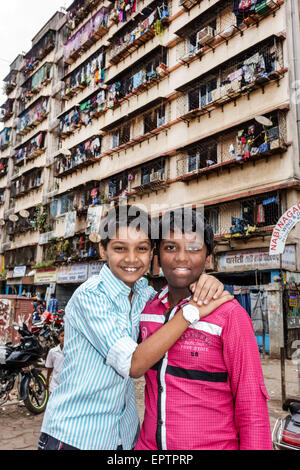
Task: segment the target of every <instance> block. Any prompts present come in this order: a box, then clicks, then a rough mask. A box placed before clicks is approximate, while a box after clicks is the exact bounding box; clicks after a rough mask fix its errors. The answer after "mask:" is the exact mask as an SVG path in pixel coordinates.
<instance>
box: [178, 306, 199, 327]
mask: <svg viewBox="0 0 300 470" xmlns="http://www.w3.org/2000/svg"><path fill="white" fill-rule="evenodd" d="M182 314H183V318H184V319H185V320H186V321H188V322H189V323H190V324H191V325H194V324H196V323H198V321H199V320H200V313H199V310H198V308H197V307H194V305H190V304H185V305H183V307H182Z"/></svg>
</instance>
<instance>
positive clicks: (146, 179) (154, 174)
mask: <svg viewBox="0 0 300 470" xmlns="http://www.w3.org/2000/svg"><path fill="white" fill-rule="evenodd" d="M164 174H165V159H163V158H161V159H159V160H156V161H154V162H152V163H149V164H148V165H145V166H144V167H142V184H148V183H150V182H151V181H154V180H156V181H157V180H160V179H162V178H163V175H164Z"/></svg>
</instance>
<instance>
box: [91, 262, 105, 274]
mask: <svg viewBox="0 0 300 470" xmlns="http://www.w3.org/2000/svg"><path fill="white" fill-rule="evenodd" d="M103 264H104V263H103V262H101V261H95V263H91V264H89V274H88V277H91V276H98V274H99V273H100V271H101V268H102V266H103Z"/></svg>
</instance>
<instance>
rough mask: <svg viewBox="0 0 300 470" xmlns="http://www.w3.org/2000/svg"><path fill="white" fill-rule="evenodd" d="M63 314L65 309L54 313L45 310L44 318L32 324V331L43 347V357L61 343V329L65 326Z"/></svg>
mask: <svg viewBox="0 0 300 470" xmlns="http://www.w3.org/2000/svg"><path fill="white" fill-rule="evenodd" d="M63 316H64V312H63V310H58V312H57V313H54V314H52V313H50V312H44V313H43V314H42V318H41V319H40V320H39V321H36V322H33V324H32V328H31V332H32V333H33V334H34V335H35V336H36V337H37V338H38V340H39V342H40V344H41V345H42V347H43V358H46V356H47V354H48V352H49V350H50V349H51V348H54V347H55V346H57V345H58V344H59V341H58V335H59V331H60V330H61V328H62V327H63V326H64V322H63Z"/></svg>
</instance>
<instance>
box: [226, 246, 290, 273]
mask: <svg viewBox="0 0 300 470" xmlns="http://www.w3.org/2000/svg"><path fill="white" fill-rule="evenodd" d="M279 261H280V260H279V255H269V253H268V249H267V248H265V249H264V248H261V249H259V250H246V251H239V252H237V251H234V252H227V253H224V254H221V255H219V256H218V268H219V269H218V270H219V271H221V272H227V271H231V272H233V271H239V270H244V269H245V268H248V269H249V270H251V269H252V270H255V269H278V265H279ZM282 267H284V268H285V269H290V270H294V269H296V247H295V245H288V246H286V248H285V251H284V254H283V257H282Z"/></svg>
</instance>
